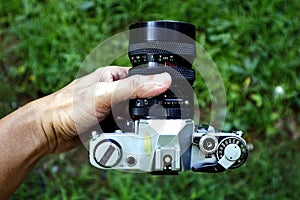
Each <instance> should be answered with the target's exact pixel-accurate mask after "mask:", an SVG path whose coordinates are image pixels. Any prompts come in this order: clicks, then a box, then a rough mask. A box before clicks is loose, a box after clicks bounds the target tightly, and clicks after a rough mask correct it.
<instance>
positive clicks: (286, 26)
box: [0, 0, 300, 199]
mask: <svg viewBox="0 0 300 200" xmlns="http://www.w3.org/2000/svg"><path fill="white" fill-rule="evenodd" d="M299 9H300V2H299V1H297V0H293V1H289V2H286V1H284V0H271V1H259V0H254V1H249V2H243V1H226V2H224V1H208V0H203V1H196V0H190V1H179V0H174V1H172V3H170V2H169V1H164V0H162V1H151V0H145V1H141V0H135V1H130V0H123V1H122V2H120V1H119V0H107V1H101V0H90V1H84V0H79V1H72V0H64V1H59V0H52V1H47V0H31V1H29V0H11V1H1V2H0V45H1V48H0V79H1V84H0V116H5V115H6V114H7V113H9V112H11V111H12V110H14V109H16V108H18V107H19V106H22V105H24V104H25V103H26V102H28V101H30V100H33V99H35V98H38V97H41V96H44V95H46V94H49V93H51V92H54V91H56V90H58V89H59V88H61V87H63V86H64V85H66V84H67V83H68V82H70V81H71V80H73V79H74V78H75V77H76V75H77V71H78V69H79V67H80V65H81V63H82V61H83V60H84V58H85V56H86V55H87V54H88V53H89V52H90V51H91V50H92V49H93V48H94V47H95V46H96V45H98V44H99V43H100V42H101V41H103V40H105V39H107V38H109V37H110V36H112V35H114V34H116V33H119V32H122V31H125V30H127V27H128V25H129V24H131V23H134V22H137V21H147V20H158V19H171V20H179V21H186V22H190V23H193V24H195V25H196V27H197V41H198V42H199V43H200V44H201V45H202V46H203V47H204V49H205V50H206V51H207V52H208V53H209V55H210V56H211V57H212V59H213V60H214V62H215V63H216V64H217V66H218V69H219V70H220V73H221V75H222V79H223V81H224V86H225V88H226V96H227V115H226V123H225V127H224V128H225V129H231V128H236V129H241V130H243V131H244V132H245V136H246V137H247V138H251V139H252V141H253V143H254V145H255V151H254V152H252V153H251V154H250V156H249V160H248V161H247V163H246V164H245V165H244V166H243V167H242V168H239V169H236V170H232V171H228V172H225V173H222V174H196V173H190V172H186V173H182V174H181V175H179V176H174V177H172V176H171V177H169V176H165V177H160V176H150V175H144V174H126V173H122V172H117V171H116V172H115V171H102V170H97V169H94V168H92V167H91V166H90V165H89V164H88V160H87V152H86V151H85V150H84V149H82V148H79V149H76V150H74V151H72V152H70V153H67V154H62V155H60V156H49V157H47V158H45V159H44V160H43V161H41V162H40V164H39V165H38V166H37V167H36V168H35V170H34V171H33V172H32V173H31V174H30V175H29V176H28V177H27V179H26V181H25V182H24V183H23V184H22V185H21V187H20V188H19V189H18V191H17V192H16V193H15V195H14V196H13V197H12V199H297V198H298V197H299V195H300V194H299V190H298V188H299V186H300V183H299V181H297V180H299V179H300V175H299V173H300V170H299V169H297V166H299V164H300V157H299V154H297V152H299V137H300V135H299V132H300V128H299V121H300V112H299V110H300V98H299V97H300V93H299V91H300V82H299V80H300V79H299V77H300V74H299V73H300V49H299V46H300V37H299V34H300V12H299ZM115 63H116V64H119V65H127V64H128V59H127V58H121V59H120V60H117V61H115ZM199 77H200V76H199ZM278 87H279V88H282V91H283V93H278V92H276V91H277V90H276V88H278ZM195 92H196V93H197V98H198V101H199V103H200V107H201V112H202V113H201V114H202V115H201V123H207V122H208V121H209V117H210V115H209V112H210V109H209V108H210V105H211V102H210V101H211V100H210V98H209V93H208V90H207V88H206V85H205V83H204V82H203V80H202V79H201V78H198V79H197V81H196V83H195ZM74 157H75V158H78V157H80V161H78V159H74Z"/></svg>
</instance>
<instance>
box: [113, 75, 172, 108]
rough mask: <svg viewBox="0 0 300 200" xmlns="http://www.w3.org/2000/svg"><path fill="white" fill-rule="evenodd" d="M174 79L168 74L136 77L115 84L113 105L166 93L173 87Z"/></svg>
mask: <svg viewBox="0 0 300 200" xmlns="http://www.w3.org/2000/svg"><path fill="white" fill-rule="evenodd" d="M171 82H172V79H171V76H170V75H169V74H168V73H162V74H157V75H149V76H142V75H135V76H131V77H129V78H127V79H123V80H120V81H117V82H115V83H116V87H115V89H114V91H113V94H112V99H111V100H112V103H119V102H121V101H124V100H127V99H130V98H131V99H134V98H148V97H154V96H157V95H159V94H161V93H163V92H165V91H166V90H167V89H168V88H169V87H170V85H171Z"/></svg>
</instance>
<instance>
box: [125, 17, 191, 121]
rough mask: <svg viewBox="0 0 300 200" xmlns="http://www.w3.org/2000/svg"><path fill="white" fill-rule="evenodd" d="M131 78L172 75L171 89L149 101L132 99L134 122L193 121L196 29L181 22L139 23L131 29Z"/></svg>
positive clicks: (130, 105) (131, 108)
mask: <svg viewBox="0 0 300 200" xmlns="http://www.w3.org/2000/svg"><path fill="white" fill-rule="evenodd" d="M129 30H130V31H129V48H128V56H129V58H130V61H131V64H132V68H131V69H130V71H129V76H132V75H136V74H140V75H152V74H159V73H163V72H168V73H169V74H170V75H171V77H172V85H171V87H170V88H169V89H168V90H167V91H166V92H164V93H163V94H161V95H159V96H156V97H152V98H147V99H141V98H138V99H131V100H130V103H129V112H130V115H131V117H132V118H133V119H191V118H192V117H193V109H194V102H193V94H194V93H193V88H192V85H193V83H194V80H195V71H194V70H193V69H192V63H193V61H194V59H195V57H196V46H195V34H196V33H195V26H194V25H192V24H189V23H185V22H177V21H150V22H139V23H135V24H132V25H130V26H129Z"/></svg>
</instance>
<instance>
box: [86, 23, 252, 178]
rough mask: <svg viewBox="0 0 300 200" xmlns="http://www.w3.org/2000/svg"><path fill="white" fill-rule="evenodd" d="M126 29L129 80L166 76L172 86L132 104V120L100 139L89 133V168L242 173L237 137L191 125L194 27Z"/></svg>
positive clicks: (242, 148) (243, 151)
mask: <svg viewBox="0 0 300 200" xmlns="http://www.w3.org/2000/svg"><path fill="white" fill-rule="evenodd" d="M129 29H130V32H129V48H128V56H129V59H130V61H131V63H132V68H131V69H130V71H129V76H133V75H136V74H141V75H151V74H158V73H162V72H167V73H169V74H170V75H171V77H172V84H171V86H170V88H169V89H168V90H167V91H166V92H164V93H163V94H161V95H158V96H156V97H151V98H137V99H131V100H130V101H129V113H130V117H131V119H130V120H126V121H125V122H124V126H121V127H120V126H115V127H114V128H107V127H106V126H105V125H103V124H102V125H103V131H104V133H100V132H96V131H93V133H92V139H91V140H90V144H89V160H90V163H91V164H92V165H93V166H95V167H97V168H99V169H115V170H122V171H126V172H147V173H152V174H161V175H168V174H178V173H179V172H182V171H187V170H192V171H195V172H209V173H216V172H222V171H225V170H227V169H232V168H237V167H240V166H241V165H242V164H243V163H244V162H245V161H246V159H247V155H248V150H247V144H246V142H245V140H244V139H243V138H242V132H241V131H232V132H224V131H220V130H216V129H214V128H213V127H212V126H209V125H200V126H195V124H194V121H193V116H194V92H193V87H192V86H193V83H194V81H195V71H194V70H193V68H192V63H193V61H194V59H195V57H196V45H195V34H196V31H195V26H194V25H192V24H189V23H185V22H177V21H150V22H139V23H135V24H132V25H130V27H129ZM104 123H106V122H104ZM102 125H101V127H102Z"/></svg>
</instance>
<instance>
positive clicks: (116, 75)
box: [99, 66, 130, 82]
mask: <svg viewBox="0 0 300 200" xmlns="http://www.w3.org/2000/svg"><path fill="white" fill-rule="evenodd" d="M129 69H130V68H129V67H117V66H110V67H107V68H106V69H105V71H104V72H102V74H101V78H100V79H99V81H104V82H113V81H117V80H120V79H123V78H126V77H127V76H128V70H129Z"/></svg>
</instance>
